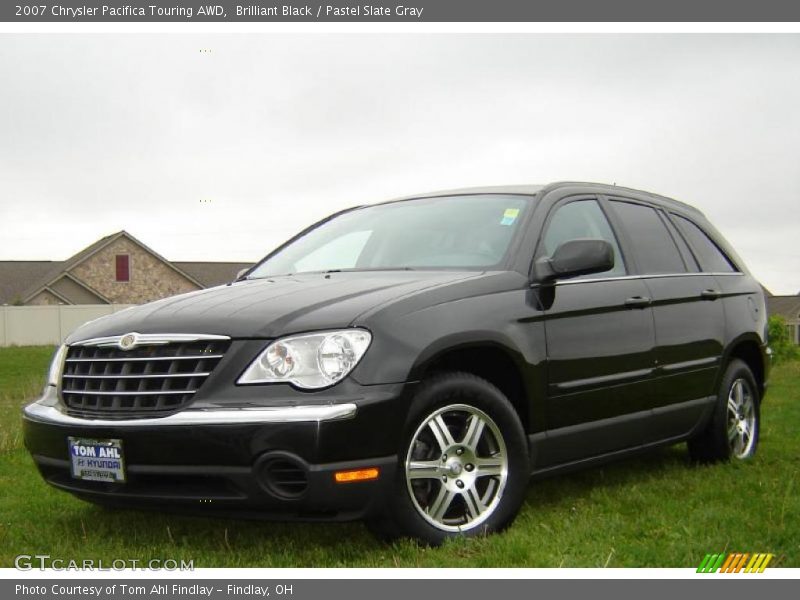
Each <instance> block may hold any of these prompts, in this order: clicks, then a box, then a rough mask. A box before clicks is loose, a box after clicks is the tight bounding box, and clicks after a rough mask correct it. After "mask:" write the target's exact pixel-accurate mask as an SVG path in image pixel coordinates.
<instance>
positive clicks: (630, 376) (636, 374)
mask: <svg viewBox="0 0 800 600" xmlns="http://www.w3.org/2000/svg"><path fill="white" fill-rule="evenodd" d="M653 371H654V369H653V368H648V369H637V370H636V371H625V372H623V373H612V374H610V375H599V376H597V377H587V378H586V379H573V380H571V381H564V382H561V383H554V384H552V387H553V388H555V389H557V390H571V389H573V388H578V387H584V386H588V385H619V384H620V383H622V382H625V381H631V380H638V379H644V378H645V377H647V376H648V375H650V374H652V373H653Z"/></svg>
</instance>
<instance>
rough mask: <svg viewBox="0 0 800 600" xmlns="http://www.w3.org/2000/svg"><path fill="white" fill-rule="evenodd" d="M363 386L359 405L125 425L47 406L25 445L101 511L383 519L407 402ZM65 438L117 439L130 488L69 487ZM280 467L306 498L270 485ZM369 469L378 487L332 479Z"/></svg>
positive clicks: (37, 414)
mask: <svg viewBox="0 0 800 600" xmlns="http://www.w3.org/2000/svg"><path fill="white" fill-rule="evenodd" d="M359 387H360V390H359V392H360V393H359V394H352V393H350V394H349V397H347V398H342V397H337V399H336V402H335V403H334V402H326V403H318V404H306V405H294V406H252V405H251V406H247V407H242V406H235V407H230V408H220V407H219V406H220V404H222V403H217V407H215V408H213V409H208V408H197V409H191V408H190V409H186V410H183V411H181V412H178V413H175V414H173V415H170V416H168V417H160V418H150V419H130V420H124V421H114V420H108V421H100V420H91V419H81V418H75V417H72V416H69V415H67V414H65V413H64V412H62V410H61V409H60V408H59V407H58V406H57V405H56V406H52V405H51V406H48V405H47V404H53V402H52V398H51V399H50V401H49V402H48V401H46V402H45V403H42V402H37V403H33V404H31V405H28V406H27V407H26V408H25V411H24V415H23V426H24V436H25V445H26V447H27V448H28V450H29V451H30V453H31V455H32V457H33V459H34V461H35V463H36V465H37V467H38V469H39V471H40V473H41V474H42V476H43V477H44V479H45V480H46V481H47V483H49V484H50V485H52V486H54V487H56V488H58V489H61V490H64V491H67V492H70V493H72V494H74V495H76V496H78V497H81V498H84V499H87V500H91V501H95V502H100V503H106V504H114V505H123V506H150V507H158V508H169V507H170V506H172V507H180V509H181V510H182V511H185V510H191V509H197V510H202V511H207V510H209V509H217V510H218V511H221V512H224V513H231V514H236V515H248V516H260V517H267V518H270V517H272V518H280V519H300V520H320V519H321V520H351V519H358V518H363V517H366V516H369V515H370V514H373V513H376V512H378V510H379V509H380V507H381V506H382V504H383V498H384V497H385V495H386V494H387V493H388V491H389V487H390V486H391V483H392V481H393V479H394V471H395V465H396V462H397V458H396V451H397V448H398V444H399V435H400V430H401V428H402V427H401V426H402V423H404V422H405V407H407V403H406V401H405V395H406V393H407V392H408V386H406V385H401V384H396V385H395V384H392V385H380V386H359ZM350 391H351V392H352V391H353V390H352V389H351V390H350ZM51 393H52V392H51ZM337 394H338V393H337ZM338 395H340V394H338ZM314 400H316V401H317V402H319V401H320V400H323V399H321V398H319V397H317V398H315V399H314ZM70 436H74V437H85V438H95V439H120V440H122V445H123V451H124V457H125V467H126V482H125V483H106V482H95V481H83V480H79V479H74V478H73V477H72V475H71V469H70V457H69V452H68V442H67V438H68V437H70ZM276 461H278V462H279V464H280V465H282V466H285V465H290V466H291V467H292V468H293V469H294V471H293V473H292V477H294V478H295V479H297V478H301V479H302V480H303V482H304V485H302V486H300V488H301V489H299V493H298V487H297V486H295V487H294V488H292V490H291V492H292V493H291V494H289V493H286V492H287V490H286V489H285V488H282V487H280V486H277V485H275V481H274V478H275V473H274V469H273V468H272V467H273V466H274V465H275V464H276ZM280 461H283V462H280ZM369 467H377V468H378V469H379V477H378V478H377V479H374V480H368V481H360V482H351V483H337V482H336V481H335V478H334V473H336V472H337V471H343V470H353V469H362V468H369ZM284 471H285V469H284Z"/></svg>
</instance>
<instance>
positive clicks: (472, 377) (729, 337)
mask: <svg viewBox="0 0 800 600" xmlns="http://www.w3.org/2000/svg"><path fill="white" fill-rule="evenodd" d="M768 368H769V360H768V350H767V346H766V312H765V307H764V295H763V292H762V288H761V287H760V285H759V284H758V282H757V281H756V280H755V279H754V278H753V277H752V276H751V275H750V274H749V273H748V272H747V270H746V268H745V266H744V264H743V263H742V261H741V260H740V259H739V257H737V255H736V253H735V252H734V251H733V250H732V249H731V247H730V246H729V245H728V244H727V243H726V242H725V240H724V239H723V238H722V237H721V236H720V234H719V233H717V231H716V230H715V229H714V228H713V227H712V226H711V225H710V224H709V223H708V221H707V220H706V219H705V218H704V217H703V215H702V214H701V213H700V212H699V211H697V210H696V209H694V208H691V207H689V206H687V205H685V204H682V203H680V202H676V201H674V200H669V199H667V198H663V197H660V196H656V195H653V194H649V193H645V192H640V191H634V190H630V189H625V188H621V187H616V186H607V185H597V184H584V183H558V184H552V185H548V186H544V187H540V186H523V187H502V188H485V189H469V190H460V191H454V192H443V193H436V194H428V195H422V196H415V197H413V198H407V199H402V200H397V201H392V202H386V203H383V204H378V205H373V206H363V207H358V208H354V209H351V210H346V211H343V212H340V213H337V214H335V215H333V216H331V217H329V218H327V219H325V220H323V221H321V222H319V223H317V224H315V225H313V226H312V227H309V228H308V229H306V230H305V231H303V232H301V233H300V234H299V235H297V236H296V237H295V238H293V239H292V240H290V241H289V242H287V243H286V244H284V245H283V246H281V247H280V248H278V249H277V250H275V251H274V252H272V253H271V254H269V255H268V256H267V257H266V258H265V259H264V260H262V261H261V262H260V263H259V264H257V265H256V266H255V267H253V268H252V269H250V270H249V271H248V272H246V273H244V274H243V275H242V276H240V277H239V278H238V279H237V280H236V281H235V282H233V283H230V284H228V285H224V286H221V287H217V288H213V289H207V290H202V291H198V292H193V293H190V294H185V295H181V296H176V297H172V298H167V299H164V300H161V301H158V302H153V303H151V304H147V305H144V306H140V307H136V308H132V309H129V310H127V311H124V312H121V313H117V314H115V315H111V316H108V317H104V318H102V319H99V320H97V321H93V322H91V323H87V324H86V325H84V326H83V327H81V328H80V329H78V330H77V331H76V332H75V333H73V334H72V335H71V336H70V337H69V338H68V339H67V341H66V344H65V345H64V346H62V347H61V348H60V349H59V350H58V352H57V353H56V355H55V358H54V360H53V363H52V366H51V368H50V373H49V377H48V384H47V387H46V388H45V390H44V395H43V397H42V398H41V399H39V400H38V401H37V402H35V403H33V404H30V405H29V406H27V407H26V408H25V412H24V421H25V441H26V444H27V447H28V449H29V450H30V452H31V454H32V455H33V458H34V460H35V462H36V464H37V466H38V468H39V470H40V471H41V474H42V475H43V477H44V478H45V479H46V480H47V482H48V483H50V484H51V485H53V486H55V487H57V488H59V489H62V490H66V491H68V492H71V493H73V494H75V495H76V496H79V497H81V498H84V499H86V500H89V501H92V502H96V503H100V504H111V505H145V504H149V505H151V506H152V505H156V506H162V507H170V506H171V507H175V506H180V507H183V509H186V508H190V507H197V508H198V509H199V508H206V509H207V508H218V509H222V510H224V511H226V512H228V513H233V514H238V515H245V514H248V515H265V516H268V517H269V516H271V517H277V518H283V519H288V518H297V519H307V520H308V519H311V520H313V519H324V520H345V519H357V518H363V519H366V520H367V521H368V523H370V524H371V525H372V527H373V528H374V529H375V530H376V531H379V532H382V533H384V534H388V535H392V536H396V535H408V536H411V537H414V538H417V539H419V540H423V541H426V542H429V543H438V542H440V541H442V540H443V539H445V538H447V537H449V536H453V535H460V534H466V535H472V534H475V533H478V532H486V531H496V530H498V529H501V528H503V527H504V526H506V525H507V524H509V523H510V522H511V521H512V519H513V518H514V515H515V514H516V513H517V511H518V510H519V508H520V505H521V503H522V501H523V499H524V497H525V491H526V486H527V485H528V481H529V479H530V477H531V475H534V476H536V475H542V474H547V473H553V472H556V471H561V470H565V469H570V468H573V467H582V466H585V465H591V464H596V463H599V462H602V461H606V460H608V459H614V458H620V457H623V456H628V455H630V454H631V453H634V452H639V451H642V450H646V449H648V448H652V447H655V446H660V445H665V444H674V443H677V442H682V441H687V442H688V446H689V453H690V456H691V457H692V458H693V459H695V460H700V461H712V460H721V459H722V460H724V459H729V458H733V459H737V460H738V459H747V458H749V457H751V456H753V454H754V453H755V450H756V445H757V443H758V433H759V408H760V402H761V398H762V396H763V394H764V390H765V387H766V380H767V375H768Z"/></svg>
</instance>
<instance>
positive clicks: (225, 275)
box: [172, 261, 254, 287]
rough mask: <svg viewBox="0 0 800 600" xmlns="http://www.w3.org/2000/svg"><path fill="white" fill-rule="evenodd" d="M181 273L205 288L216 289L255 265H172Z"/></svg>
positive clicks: (179, 262)
mask: <svg viewBox="0 0 800 600" xmlns="http://www.w3.org/2000/svg"><path fill="white" fill-rule="evenodd" d="M172 264H173V265H175V266H176V267H178V268H179V269H180V270H181V271H183V272H185V273H188V274H189V275H191V276H192V277H194V278H195V279H196V280H197V281H199V282H200V283H201V284H203V287H214V286H215V285H222V284H223V283H230V282H231V281H233V280H234V279H236V275H237V274H238V273H239V271H241V270H242V269H249V268H250V267H252V266H253V264H254V263H243V262H182V261H176V262H174V263H172Z"/></svg>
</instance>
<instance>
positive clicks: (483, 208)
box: [248, 194, 530, 278]
mask: <svg viewBox="0 0 800 600" xmlns="http://www.w3.org/2000/svg"><path fill="white" fill-rule="evenodd" d="M529 201H530V197H529V196H519V195H507V194H479V195H469V196H445V197H439V198H422V199H419V200H406V201H402V202H393V203H388V204H378V205H375V206H368V207H365V208H359V209H356V210H352V211H349V212H346V213H343V214H341V215H339V216H338V217H334V218H333V219H331V220H330V221H327V222H325V223H323V224H322V225H319V226H318V227H315V228H314V229H312V230H311V231H309V232H308V233H306V234H305V235H303V236H301V237H299V238H297V239H296V240H294V241H293V242H291V243H290V244H288V245H287V246H285V247H284V248H282V249H280V250H279V251H277V252H276V253H275V254H273V255H272V256H271V257H269V258H268V259H266V260H265V261H264V262H263V263H261V264H260V265H259V266H258V267H256V268H255V269H254V270H253V272H252V273H250V274H249V276H248V277H249V278H258V277H272V276H276V275H289V274H294V273H307V272H313V271H338V270H380V269H414V268H420V269H423V268H454V269H462V268H486V267H491V266H494V265H498V264H499V263H501V262H502V261H503V258H504V256H505V254H506V251H507V250H508V247H509V244H510V243H511V239H512V237H513V235H514V233H515V232H516V230H517V229H518V227H519V224H520V222H521V221H522V217H523V215H524V212H525V208H526V206H527V205H528V203H529Z"/></svg>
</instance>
